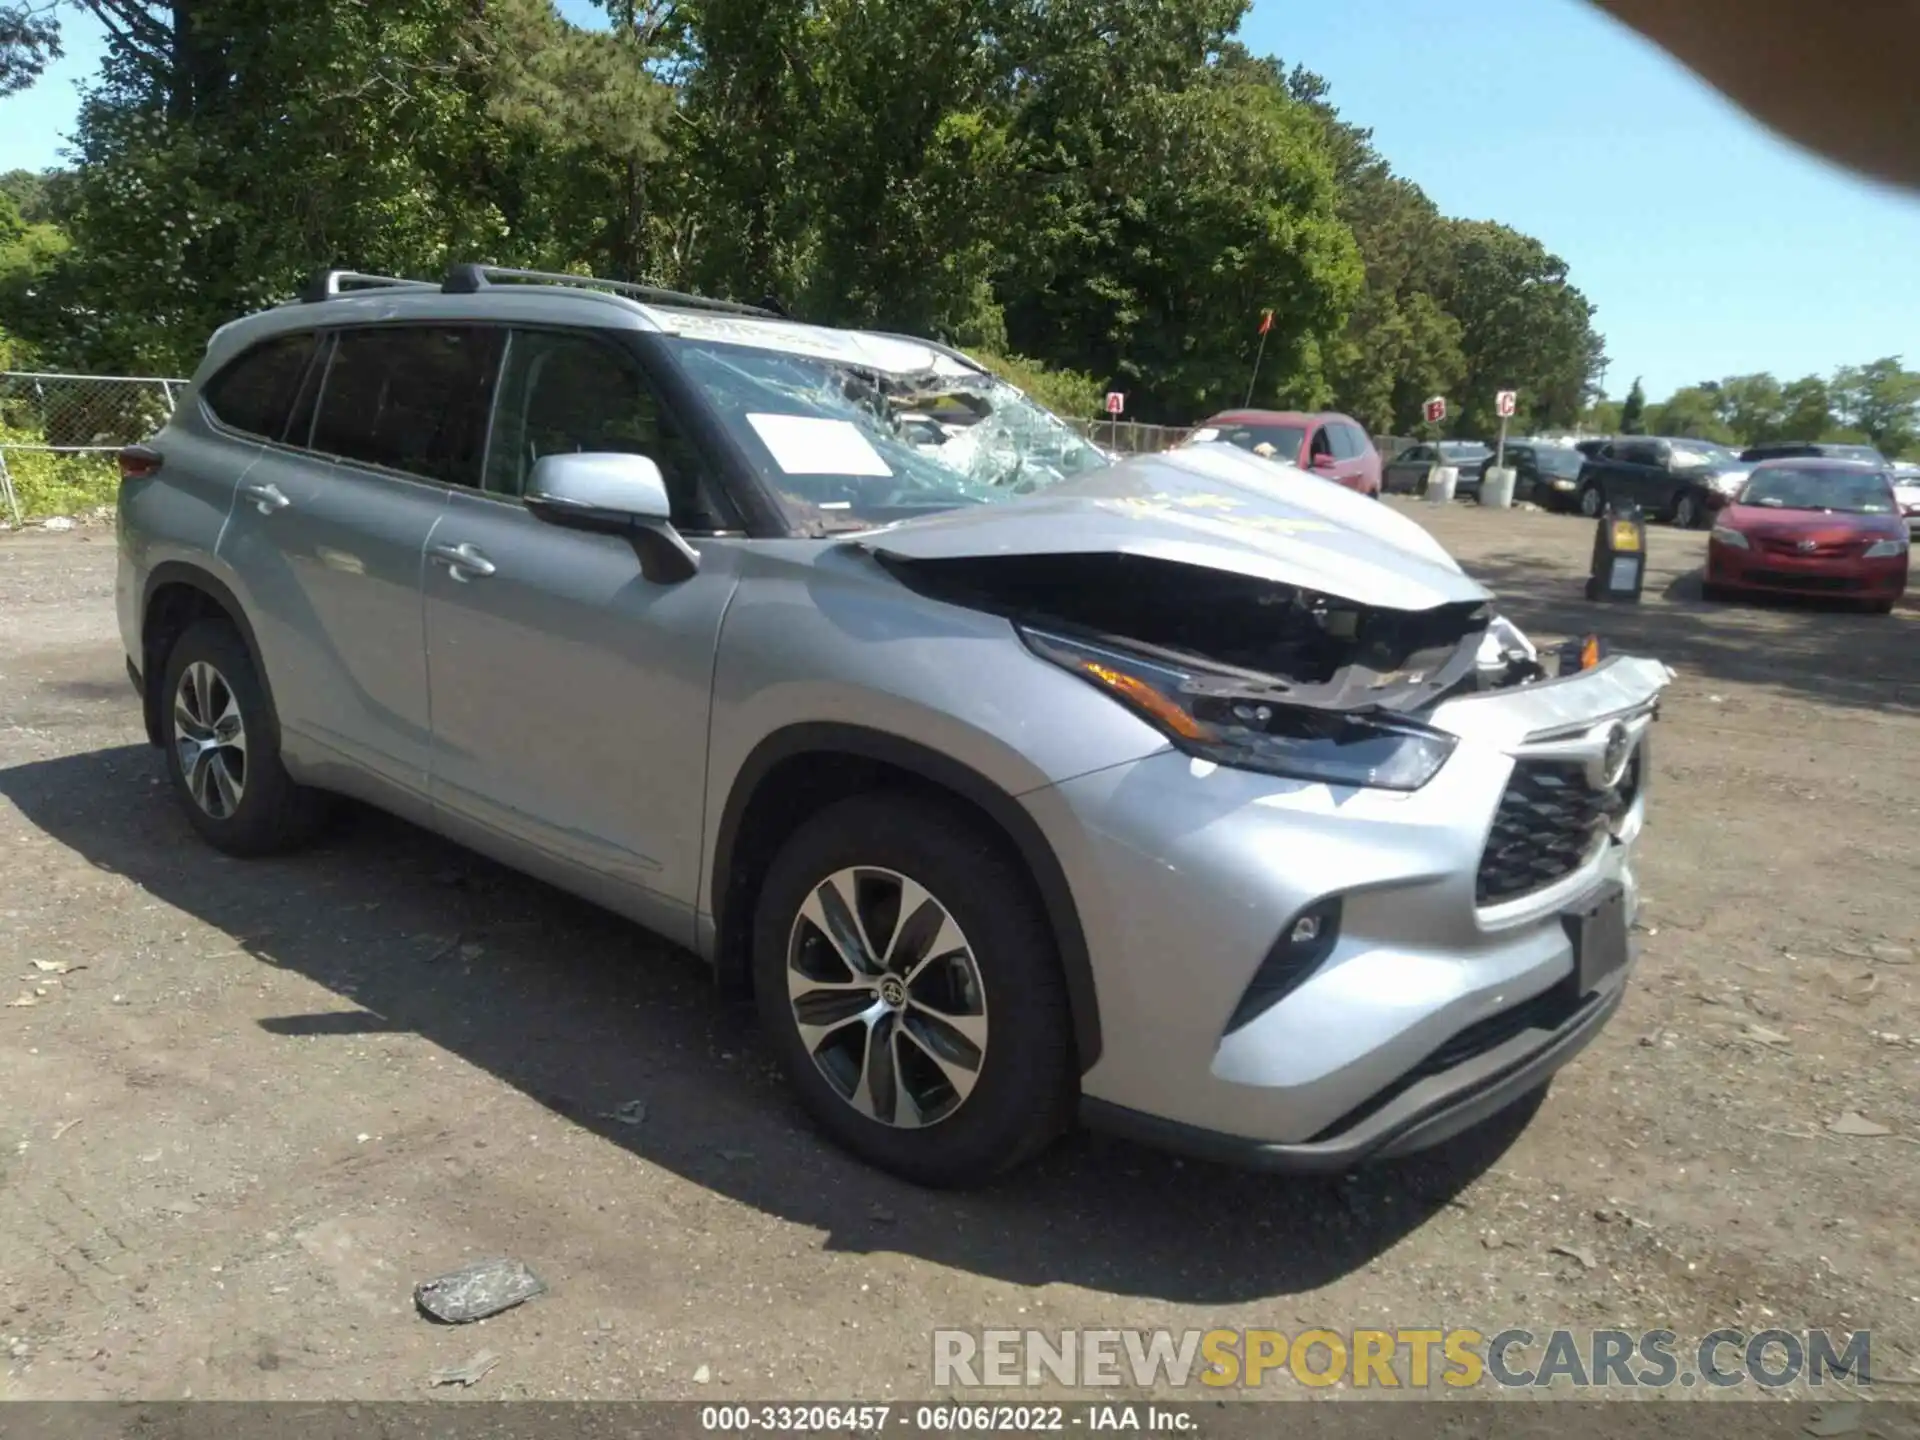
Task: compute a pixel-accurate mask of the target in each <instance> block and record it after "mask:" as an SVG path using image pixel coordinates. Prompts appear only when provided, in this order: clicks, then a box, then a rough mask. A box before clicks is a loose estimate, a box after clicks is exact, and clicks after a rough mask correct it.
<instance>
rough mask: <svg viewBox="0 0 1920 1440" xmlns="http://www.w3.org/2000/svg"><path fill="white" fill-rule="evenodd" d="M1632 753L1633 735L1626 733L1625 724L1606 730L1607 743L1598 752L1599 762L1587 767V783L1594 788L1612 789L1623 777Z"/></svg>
mask: <svg viewBox="0 0 1920 1440" xmlns="http://www.w3.org/2000/svg"><path fill="white" fill-rule="evenodd" d="M1632 754H1633V737H1632V736H1630V735H1628V734H1627V727H1626V726H1624V725H1615V726H1614V727H1613V728H1612V729H1611V730H1609V731H1607V745H1606V749H1605V750H1603V751H1602V752H1601V753H1600V758H1599V763H1598V764H1597V765H1589V766H1588V768H1587V779H1588V781H1589V783H1591V784H1592V785H1593V788H1594V789H1596V790H1611V789H1613V788H1614V787H1615V786H1616V785H1618V784H1619V783H1620V781H1621V780H1622V779H1623V778H1624V777H1625V775H1626V773H1627V762H1628V760H1629V759H1630V758H1631V757H1632Z"/></svg>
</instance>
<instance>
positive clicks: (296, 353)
mask: <svg viewBox="0 0 1920 1440" xmlns="http://www.w3.org/2000/svg"><path fill="white" fill-rule="evenodd" d="M314 338H315V337H314V336H313V335H312V334H301V335H277V336H275V337H274V338H273V339H271V340H264V341H262V342H261V343H260V344H258V345H255V346H254V347H253V348H252V349H251V350H248V351H247V352H246V353H245V354H243V355H241V356H240V358H239V359H237V360H235V361H233V362H232V363H231V364H229V365H228V366H227V367H226V368H225V369H223V370H222V371H221V372H220V373H219V374H218V375H216V376H214V377H213V379H212V380H210V381H209V382H208V383H207V387H206V390H205V391H204V392H203V394H202V395H201V399H202V401H203V402H204V403H205V405H206V407H207V409H208V410H210V411H211V412H212V413H213V417H214V418H215V419H216V420H218V421H219V422H220V423H221V424H222V425H224V426H226V427H227V428H228V429H229V430H238V431H240V432H241V433H242V434H244V435H253V436H257V437H258V438H260V439H262V440H278V439H280V438H281V437H282V436H284V435H285V434H286V428H287V416H288V413H289V412H290V411H291V410H292V409H293V401H294V396H295V394H296V393H297V392H298V391H299V389H300V381H301V378H302V377H303V376H305V374H306V373H307V365H308V362H309V361H311V360H312V358H313V351H314Z"/></svg>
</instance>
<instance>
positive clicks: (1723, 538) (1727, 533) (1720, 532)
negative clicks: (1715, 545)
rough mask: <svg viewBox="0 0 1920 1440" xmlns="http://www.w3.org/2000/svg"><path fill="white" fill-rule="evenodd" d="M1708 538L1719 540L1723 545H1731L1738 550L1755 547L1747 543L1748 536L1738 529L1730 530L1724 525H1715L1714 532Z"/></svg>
mask: <svg viewBox="0 0 1920 1440" xmlns="http://www.w3.org/2000/svg"><path fill="white" fill-rule="evenodd" d="M1707 538H1708V539H1710V540H1717V541H1719V542H1720V543H1721V544H1722V545H1731V546H1732V547H1733V548H1734V549H1736V550H1751V549H1752V548H1753V546H1751V545H1749V544H1748V543H1747V537H1746V536H1744V535H1742V534H1741V533H1740V532H1739V531H1738V530H1729V529H1728V528H1727V527H1726V526H1724V525H1716V526H1714V527H1713V533H1712V534H1711V535H1709V536H1708V537H1707Z"/></svg>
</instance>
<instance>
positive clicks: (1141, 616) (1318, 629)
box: [879, 552, 1546, 713]
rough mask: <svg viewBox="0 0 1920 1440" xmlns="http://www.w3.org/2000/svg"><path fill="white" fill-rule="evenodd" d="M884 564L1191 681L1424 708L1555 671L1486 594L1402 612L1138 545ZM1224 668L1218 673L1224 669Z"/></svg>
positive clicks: (1342, 707) (956, 599) (1203, 686)
mask: <svg viewBox="0 0 1920 1440" xmlns="http://www.w3.org/2000/svg"><path fill="white" fill-rule="evenodd" d="M879 558H880V561H881V563H882V564H884V565H885V566H886V567H887V568H888V570H889V571H891V572H892V573H893V574H894V575H895V576H896V577H897V578H898V579H899V580H900V581H901V582H902V583H903V584H905V585H907V586H908V587H909V588H911V589H913V590H915V591H917V592H919V593H921V594H925V595H929V596H932V597H933V598H936V599H940V600H943V601H946V602H948V603H950V604H956V605H964V606H966V607H968V608H969V609H976V610H985V611H989V612H991V613H995V614H1004V615H1006V616H1007V617H1008V618H1009V619H1011V620H1013V621H1015V622H1016V623H1019V624H1022V625H1036V626H1044V627H1047V628H1050V629H1052V630H1055V631H1060V632H1068V633H1078V634H1079V635H1081V636H1083V637H1084V638H1086V639H1089V640H1097V641H1103V642H1106V643H1109V644H1113V645H1116V646H1122V647H1125V648H1126V649H1128V650H1131V651H1133V652H1135V653H1138V654H1142V655H1146V656H1157V657H1159V658H1161V659H1164V660H1168V661H1172V662H1175V663H1178V664H1183V665H1189V666H1197V667H1199V668H1200V669H1201V670H1203V671H1204V672H1205V673H1204V674H1202V675H1199V676H1196V677H1195V678H1194V679H1192V680H1191V681H1190V682H1189V687H1190V689H1191V692H1192V693H1193V694H1194V695H1195V696H1196V697H1198V696H1205V695H1209V694H1211V693H1214V692H1216V691H1217V693H1218V694H1219V695H1220V696H1221V697H1223V698H1224V697H1226V696H1229V695H1231V696H1233V697H1237V698H1248V697H1259V696H1270V697H1271V698H1273V699H1274V700H1277V701H1284V702H1286V703H1289V704H1294V705H1310V706H1315V707H1319V708H1324V709H1327V710H1334V711H1358V710H1391V711H1397V712H1400V713H1413V712H1417V711H1420V710H1424V709H1427V708H1429V707H1431V706H1433V705H1437V704H1439V703H1440V702H1441V701H1443V700H1447V699H1451V698H1454V697H1457V696H1459V695H1461V694H1464V693H1471V692H1474V691H1478V690H1486V689H1498V688H1505V687H1507V686H1511V685H1518V684H1525V683H1528V682H1531V681H1534V680H1539V679H1544V678H1546V671H1545V670H1544V669H1542V667H1541V666H1540V665H1539V663H1538V660H1537V658H1536V657H1535V656H1534V654H1533V653H1532V650H1531V647H1530V646H1528V645H1527V644H1526V642H1525V640H1524V639H1523V638H1521V637H1520V636H1519V634H1518V632H1517V631H1515V630H1513V628H1512V627H1511V626H1510V625H1507V624H1506V622H1504V621H1502V620H1500V619H1499V618H1498V617H1497V616H1496V615H1495V614H1494V613H1493V611H1492V609H1491V608H1490V607H1489V606H1488V605H1486V604H1485V603H1484V602H1480V601H1470V602H1466V603H1462V604H1451V605H1439V606H1436V607H1434V608H1432V609H1429V610H1423V611H1404V610H1389V609H1381V608H1377V607H1372V606H1367V605H1362V604H1359V603H1357V602H1355V601H1351V600H1346V599H1341V598H1338V597H1334V596H1329V595H1323V594H1319V593H1316V592H1314V591H1310V590H1305V589H1301V588H1297V587H1293V586H1288V585H1283V584H1279V583H1276V582H1274V581H1271V580H1264V579H1259V578H1255V577H1251V576H1246V575H1240V574H1236V573H1234V572H1231V571H1225V570H1215V569H1209V568H1206V567H1204V566H1197V565H1187V564H1182V563H1179V562H1176V561H1169V560H1162V559H1157V558H1152V557H1147V556H1139V555H1129V554H1124V553H1111V552H1107V553H1085V554H1054V555H1044V554H1043V555H1005V556H986V557H967V558H960V559H943V560H905V559H902V558H900V557H898V556H887V555H883V556H880V557H879ZM1216 675H1217V676H1218V679H1217V680H1216V679H1214V678H1213V677H1214V676H1216Z"/></svg>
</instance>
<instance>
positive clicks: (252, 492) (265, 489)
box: [240, 480, 293, 515]
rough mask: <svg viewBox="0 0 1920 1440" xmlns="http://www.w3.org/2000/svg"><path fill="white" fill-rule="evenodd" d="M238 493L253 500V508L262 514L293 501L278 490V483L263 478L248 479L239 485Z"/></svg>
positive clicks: (271, 512) (282, 507)
mask: <svg viewBox="0 0 1920 1440" xmlns="http://www.w3.org/2000/svg"><path fill="white" fill-rule="evenodd" d="M240 493H241V494H242V495H244V496H246V497H247V498H248V499H249V500H251V501H253V508H254V509H256V510H258V511H259V512H260V513H261V514H262V515H271V514H273V512H274V511H276V510H284V509H286V508H287V507H288V506H289V505H291V504H293V502H292V501H291V500H289V499H287V497H286V496H285V495H283V494H282V493H281V492H280V487H279V486H278V485H272V484H269V483H267V482H266V481H264V480H249V481H247V482H246V483H245V484H243V485H242V486H241V487H240Z"/></svg>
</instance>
